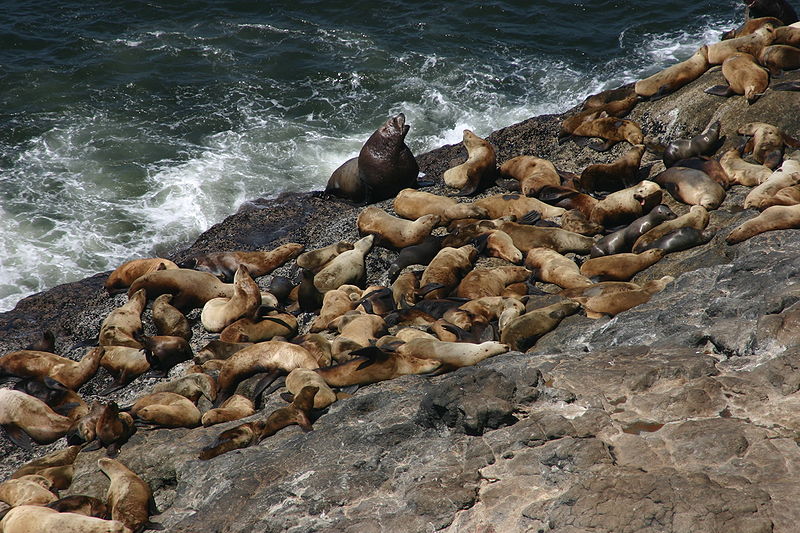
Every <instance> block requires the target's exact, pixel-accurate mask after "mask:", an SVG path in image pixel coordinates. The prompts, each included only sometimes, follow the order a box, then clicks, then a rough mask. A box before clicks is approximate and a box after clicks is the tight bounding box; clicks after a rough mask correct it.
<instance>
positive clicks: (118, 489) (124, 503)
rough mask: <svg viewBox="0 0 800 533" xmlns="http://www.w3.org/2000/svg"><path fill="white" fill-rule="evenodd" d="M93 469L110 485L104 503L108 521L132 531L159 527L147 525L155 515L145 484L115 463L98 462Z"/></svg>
mask: <svg viewBox="0 0 800 533" xmlns="http://www.w3.org/2000/svg"><path fill="white" fill-rule="evenodd" d="M97 466H98V467H99V468H100V471H101V472H103V473H104V474H105V475H106V476H108V479H109V480H110V481H111V484H110V485H109V487H108V492H107V493H106V500H107V501H108V506H109V507H111V518H112V519H114V520H118V521H120V522H122V523H123V524H125V526H126V527H128V528H130V529H131V530H132V531H142V530H145V529H153V528H154V527H155V528H156V529H158V528H160V527H161V526H160V525H159V524H154V523H153V522H150V515H151V514H157V513H158V511H156V505H155V502H154V501H153V492H152V491H151V490H150V485H148V484H147V482H145V481H144V480H143V479H142V478H140V477H139V476H138V475H136V473H135V472H133V471H132V470H130V469H129V468H128V467H127V466H125V465H124V464H122V463H121V462H119V461H117V460H115V459H109V458H108V457H103V458H100V459H98V460H97Z"/></svg>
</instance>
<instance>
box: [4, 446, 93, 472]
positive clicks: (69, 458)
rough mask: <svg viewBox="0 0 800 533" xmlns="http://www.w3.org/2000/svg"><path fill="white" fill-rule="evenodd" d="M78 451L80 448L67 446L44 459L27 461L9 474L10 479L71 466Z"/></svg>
mask: <svg viewBox="0 0 800 533" xmlns="http://www.w3.org/2000/svg"><path fill="white" fill-rule="evenodd" d="M80 451H81V447H80V446H68V447H67V448H64V449H63V450H57V451H55V452H51V453H49V454H47V455H45V456H44V457H40V458H38V459H34V460H32V461H28V462H27V463H25V464H24V465H22V466H21V467H19V468H18V469H17V470H15V471H14V473H13V474H11V479H17V478H19V477H22V476H26V475H28V474H39V473H40V472H41V471H42V470H44V469H46V468H51V467H54V466H64V465H71V464H72V463H74V462H75V458H76V457H78V453H79V452H80Z"/></svg>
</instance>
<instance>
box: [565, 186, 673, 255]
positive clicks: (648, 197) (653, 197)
mask: <svg viewBox="0 0 800 533" xmlns="http://www.w3.org/2000/svg"><path fill="white" fill-rule="evenodd" d="M661 194H662V193H661V187H659V186H658V184H657V183H654V182H652V181H647V180H645V181H641V182H639V183H638V184H636V185H634V186H633V187H628V188H627V189H622V190H621V191H617V192H614V193H611V194H609V195H608V196H606V197H605V198H603V199H602V200H600V201H599V202H597V204H596V205H595V206H594V208H593V209H592V212H591V215H590V216H589V220H591V221H592V222H595V223H597V224H602V225H603V226H605V227H613V226H619V225H621V224H628V223H630V222H632V221H633V220H635V219H637V218H639V217H640V216H642V215H644V214H646V213H648V212H650V210H651V209H653V208H654V207H655V206H657V205H658V204H660V203H661ZM590 248H591V246H590ZM561 253H564V252H561ZM577 253H581V252H577Z"/></svg>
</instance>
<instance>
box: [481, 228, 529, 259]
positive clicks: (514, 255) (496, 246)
mask: <svg viewBox="0 0 800 533" xmlns="http://www.w3.org/2000/svg"><path fill="white" fill-rule="evenodd" d="M482 238H483V239H485V240H483V241H482V240H481V239H482ZM473 242H474V243H475V245H476V246H477V247H478V248H480V247H481V243H483V244H484V245H485V247H484V249H483V253H484V255H487V256H489V257H497V258H498V259H504V260H505V261H508V262H509V263H514V264H515V265H516V264H519V263H521V262H522V252H520V251H519V249H518V248H517V247H516V246H514V240H513V239H512V238H511V236H510V235H509V234H508V233H506V232H505V231H500V230H491V231H487V232H486V233H484V234H483V235H481V237H479V238H478V239H475V240H474V241H473Z"/></svg>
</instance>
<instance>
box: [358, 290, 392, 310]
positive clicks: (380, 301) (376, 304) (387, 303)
mask: <svg viewBox="0 0 800 533" xmlns="http://www.w3.org/2000/svg"><path fill="white" fill-rule="evenodd" d="M394 310H395V305H394V298H393V297H392V289H391V288H389V287H384V286H382V285H373V286H371V287H367V288H366V289H365V290H364V292H363V296H362V297H361V299H360V300H359V301H358V305H356V311H358V312H360V313H369V314H373V315H380V316H384V315H387V314H389V313H391V312H392V311H394Z"/></svg>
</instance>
